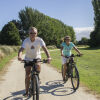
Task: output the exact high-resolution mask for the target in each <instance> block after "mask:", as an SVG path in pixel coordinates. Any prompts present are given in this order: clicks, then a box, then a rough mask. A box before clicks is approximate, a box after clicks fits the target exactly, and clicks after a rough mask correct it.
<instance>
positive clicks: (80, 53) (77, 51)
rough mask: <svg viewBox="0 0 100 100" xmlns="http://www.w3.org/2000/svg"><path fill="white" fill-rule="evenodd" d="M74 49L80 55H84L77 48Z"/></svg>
mask: <svg viewBox="0 0 100 100" xmlns="http://www.w3.org/2000/svg"><path fill="white" fill-rule="evenodd" d="M73 48H74V49H75V51H76V52H78V54H79V55H82V54H81V52H80V51H79V50H78V49H77V48H76V47H75V46H74V47H73Z"/></svg>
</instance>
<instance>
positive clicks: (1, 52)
mask: <svg viewBox="0 0 100 100" xmlns="http://www.w3.org/2000/svg"><path fill="white" fill-rule="evenodd" d="M19 48H20V47H19V46H5V45H3V46H2V45H0V60H1V59H3V58H4V57H5V56H8V55H11V54H12V53H13V52H18V50H19Z"/></svg>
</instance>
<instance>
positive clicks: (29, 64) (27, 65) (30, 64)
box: [24, 63, 33, 68]
mask: <svg viewBox="0 0 100 100" xmlns="http://www.w3.org/2000/svg"><path fill="white" fill-rule="evenodd" d="M29 66H33V64H32V63H25V64H24V68H26V67H29Z"/></svg>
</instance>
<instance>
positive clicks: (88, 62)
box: [43, 48, 100, 94]
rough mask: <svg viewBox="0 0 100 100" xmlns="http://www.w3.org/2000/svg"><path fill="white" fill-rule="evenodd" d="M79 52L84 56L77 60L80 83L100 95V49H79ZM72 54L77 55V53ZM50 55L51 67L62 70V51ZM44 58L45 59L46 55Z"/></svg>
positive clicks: (52, 52)
mask: <svg viewBox="0 0 100 100" xmlns="http://www.w3.org/2000/svg"><path fill="white" fill-rule="evenodd" d="M79 50H80V51H81V52H82V53H83V54H84V55H83V56H82V57H78V58H77V67H78V70H79V74H80V81H81V83H82V84H84V85H85V86H87V87H88V88H89V89H91V90H93V91H96V93H99V94H100V49H99V48H97V49H91V48H79ZM72 52H73V53H74V54H75V51H72ZM50 54H51V57H52V62H51V65H53V66H54V67H56V68H57V69H59V70H61V56H60V51H51V52H50ZM43 57H45V55H44V54H43ZM75 60H76V59H75Z"/></svg>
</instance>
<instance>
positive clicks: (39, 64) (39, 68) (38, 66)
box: [36, 63, 41, 73]
mask: <svg viewBox="0 0 100 100" xmlns="http://www.w3.org/2000/svg"><path fill="white" fill-rule="evenodd" d="M36 66H37V71H38V73H40V72H41V63H37V64H36Z"/></svg>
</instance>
